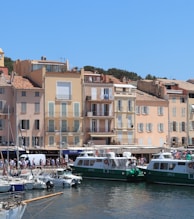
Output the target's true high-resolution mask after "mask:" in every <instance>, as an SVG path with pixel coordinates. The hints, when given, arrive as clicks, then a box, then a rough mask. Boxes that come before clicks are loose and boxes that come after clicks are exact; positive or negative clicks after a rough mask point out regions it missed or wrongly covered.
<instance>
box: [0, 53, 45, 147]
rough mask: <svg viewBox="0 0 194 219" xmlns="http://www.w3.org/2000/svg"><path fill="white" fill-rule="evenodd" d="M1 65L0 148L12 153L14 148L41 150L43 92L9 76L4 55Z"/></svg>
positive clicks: (27, 82) (13, 75)
mask: <svg viewBox="0 0 194 219" xmlns="http://www.w3.org/2000/svg"><path fill="white" fill-rule="evenodd" d="M0 52H1V54H2V53H3V52H2V50H0ZM0 65H1V66H0V145H1V146H2V148H4V149H5V148H6V146H7V150H12V151H13V150H16V149H18V148H16V147H15V146H17V147H19V149H23V150H30V149H32V150H33V149H35V148H42V147H44V144H43V139H44V122H43V119H42V118H43V93H44V90H43V89H41V88H40V87H38V86H36V85H35V84H33V83H32V82H30V81H29V80H28V79H26V78H23V77H21V76H18V75H16V74H15V73H13V72H12V74H11V75H8V69H7V68H6V67H5V66H3V65H4V53H3V54H2V56H1V62H0ZM8 147H9V148H8Z"/></svg>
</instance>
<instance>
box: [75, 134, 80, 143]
mask: <svg viewBox="0 0 194 219" xmlns="http://www.w3.org/2000/svg"><path fill="white" fill-rule="evenodd" d="M79 143H80V139H79V136H75V137H74V144H75V145H79Z"/></svg>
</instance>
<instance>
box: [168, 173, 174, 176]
mask: <svg viewBox="0 0 194 219" xmlns="http://www.w3.org/2000/svg"><path fill="white" fill-rule="evenodd" d="M167 176H175V174H174V173H167Z"/></svg>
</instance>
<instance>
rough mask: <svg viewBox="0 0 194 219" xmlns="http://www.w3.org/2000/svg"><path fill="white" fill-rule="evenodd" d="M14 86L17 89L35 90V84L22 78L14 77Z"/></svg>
mask: <svg viewBox="0 0 194 219" xmlns="http://www.w3.org/2000/svg"><path fill="white" fill-rule="evenodd" d="M12 85H13V86H14V87H15V88H17V89H31V88H34V86H33V84H32V83H31V82H30V81H29V80H28V79H26V78H24V77H22V76H14V78H13V81H12Z"/></svg>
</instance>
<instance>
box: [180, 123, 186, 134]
mask: <svg viewBox="0 0 194 219" xmlns="http://www.w3.org/2000/svg"><path fill="white" fill-rule="evenodd" d="M181 131H182V132H185V131H186V125H185V122H181Z"/></svg>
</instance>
